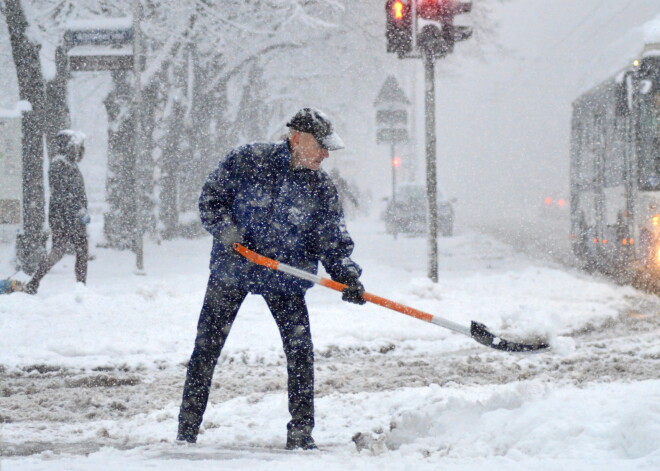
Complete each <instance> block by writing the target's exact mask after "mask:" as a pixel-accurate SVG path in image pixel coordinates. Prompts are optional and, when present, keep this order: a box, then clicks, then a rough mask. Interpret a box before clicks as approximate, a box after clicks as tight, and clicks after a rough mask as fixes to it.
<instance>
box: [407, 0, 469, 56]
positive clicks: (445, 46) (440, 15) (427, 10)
mask: <svg viewBox="0 0 660 471" xmlns="http://www.w3.org/2000/svg"><path fill="white" fill-rule="evenodd" d="M470 11H472V2H461V1H458V0H420V3H419V6H418V7H417V16H418V18H421V19H424V20H428V21H437V22H439V23H440V24H439V25H436V24H427V25H425V26H424V27H423V28H422V29H421V31H420V34H419V38H418V44H419V47H420V48H421V49H422V51H424V52H425V53H427V54H433V55H435V56H436V57H444V56H446V55H447V54H449V53H451V52H452V51H453V50H454V44H455V43H456V42H457V41H465V40H466V39H468V38H469V37H470V36H472V28H470V27H469V26H455V25H454V16H456V15H459V14H461V13H469V12H470Z"/></svg>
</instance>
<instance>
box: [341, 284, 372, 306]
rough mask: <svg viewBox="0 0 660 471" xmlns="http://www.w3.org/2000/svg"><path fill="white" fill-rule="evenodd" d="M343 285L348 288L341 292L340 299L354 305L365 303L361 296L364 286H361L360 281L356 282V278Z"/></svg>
mask: <svg viewBox="0 0 660 471" xmlns="http://www.w3.org/2000/svg"><path fill="white" fill-rule="evenodd" d="M345 284H346V285H348V287H347V288H345V289H344V291H342V292H341V299H343V300H344V301H348V302H349V303H354V304H364V303H366V301H365V300H364V299H362V294H363V293H364V286H363V285H362V283H361V282H360V280H358V279H357V278H353V279H352V280H350V281H348V282H347V283H345Z"/></svg>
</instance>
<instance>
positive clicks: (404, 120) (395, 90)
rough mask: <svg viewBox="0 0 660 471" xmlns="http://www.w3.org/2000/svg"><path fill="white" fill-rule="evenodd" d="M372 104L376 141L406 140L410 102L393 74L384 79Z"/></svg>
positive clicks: (394, 141)
mask: <svg viewBox="0 0 660 471" xmlns="http://www.w3.org/2000/svg"><path fill="white" fill-rule="evenodd" d="M374 106H375V107H376V143H377V144H397V143H400V142H408V108H409V107H410V102H409V101H408V98H406V94H405V93H404V92H403V89H402V88H401V86H400V85H399V82H398V81H397V80H396V78H395V77H394V76H393V75H390V76H388V77H387V78H386V79H385V83H383V86H382V87H381V89H380V92H379V93H378V97H377V98H376V101H375V102H374Z"/></svg>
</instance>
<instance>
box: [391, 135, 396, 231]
mask: <svg viewBox="0 0 660 471" xmlns="http://www.w3.org/2000/svg"><path fill="white" fill-rule="evenodd" d="M395 145H396V144H395V143H394V141H392V144H391V145H390V166H391V167H392V208H396V166H395V165H394V157H396V148H395ZM394 214H396V210H395V212H394ZM396 229H397V227H396V222H395V223H394V232H393V235H394V238H395V239H396V236H397V231H396Z"/></svg>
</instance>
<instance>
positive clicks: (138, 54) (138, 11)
mask: <svg viewBox="0 0 660 471" xmlns="http://www.w3.org/2000/svg"><path fill="white" fill-rule="evenodd" d="M141 23H142V3H141V2H140V0H135V3H134V4H133V74H134V77H135V94H134V98H133V113H134V114H133V116H134V118H133V119H134V120H135V142H134V149H133V158H132V162H131V167H132V168H131V172H130V173H131V176H130V178H131V183H132V184H131V191H132V192H133V198H132V200H133V211H132V213H133V214H132V218H131V219H132V223H133V252H135V268H136V269H137V270H138V274H143V273H142V272H143V270H144V245H143V240H142V230H143V225H142V211H141V210H142V207H141V206H142V205H141V199H142V194H141V191H140V182H139V181H138V175H139V171H138V165H140V163H141V157H142V152H143V149H144V145H143V140H144V128H143V119H142V112H143V106H142V60H143V59H142V55H143V51H142V46H143V41H142V25H141Z"/></svg>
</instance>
